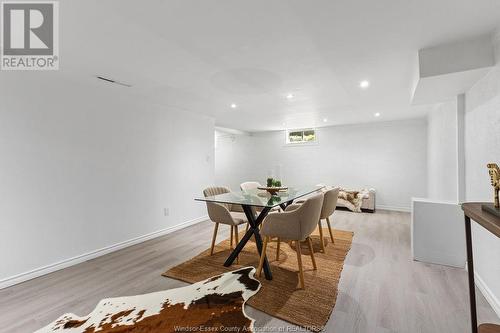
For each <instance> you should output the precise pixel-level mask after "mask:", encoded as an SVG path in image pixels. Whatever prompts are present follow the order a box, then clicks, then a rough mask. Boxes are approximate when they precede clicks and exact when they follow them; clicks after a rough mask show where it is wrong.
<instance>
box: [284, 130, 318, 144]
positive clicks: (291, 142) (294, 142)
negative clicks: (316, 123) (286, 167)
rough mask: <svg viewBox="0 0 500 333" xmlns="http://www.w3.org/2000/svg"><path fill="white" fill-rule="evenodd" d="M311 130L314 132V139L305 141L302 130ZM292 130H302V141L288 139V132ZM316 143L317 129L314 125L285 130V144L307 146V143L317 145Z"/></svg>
mask: <svg viewBox="0 0 500 333" xmlns="http://www.w3.org/2000/svg"><path fill="white" fill-rule="evenodd" d="M307 131H313V132H314V140H312V141H305V140H304V132H307ZM293 132H302V141H290V133H293ZM317 144H318V130H317V129H316V128H314V127H306V128H294V129H287V130H285V146H304V145H306V146H308V145H317Z"/></svg>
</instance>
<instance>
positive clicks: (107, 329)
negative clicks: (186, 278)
mask: <svg viewBox="0 0 500 333" xmlns="http://www.w3.org/2000/svg"><path fill="white" fill-rule="evenodd" d="M254 273H255V268H253V267H245V268H241V269H238V270H236V271H233V272H228V273H224V274H221V275H217V276H214V277H212V278H209V279H207V280H205V281H201V282H198V283H194V284H192V285H190V286H187V287H182V288H177V289H171V290H166V291H159V292H155V293H151V294H145V295H137V296H128V297H118V298H108V299H103V300H102V301H100V302H99V304H98V305H97V307H96V308H95V309H94V311H92V312H91V313H90V314H89V315H88V316H85V317H78V316H77V315H74V314H71V313H68V314H65V315H63V316H61V317H60V318H59V319H57V320H56V321H54V322H53V323H51V324H49V325H47V326H46V327H44V328H42V329H40V330H38V331H36V332H35V333H49V332H63V333H97V332H100V333H111V332H113V333H125V332H126V333H132V332H133V333H139V332H140V333H143V332H153V333H154V332H158V333H160V332H161V333H168V332H201V331H204V332H228V331H231V332H253V323H254V320H253V319H252V318H249V317H248V316H246V314H245V311H244V304H245V302H246V301H247V300H248V299H249V298H250V297H252V296H253V295H255V294H256V293H257V292H258V291H259V289H260V282H259V281H258V280H256V279H254V278H253V275H254Z"/></svg>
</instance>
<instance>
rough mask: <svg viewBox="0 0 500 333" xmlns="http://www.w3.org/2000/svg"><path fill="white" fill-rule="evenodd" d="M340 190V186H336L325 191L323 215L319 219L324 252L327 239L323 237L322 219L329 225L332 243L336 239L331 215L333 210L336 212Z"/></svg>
mask: <svg viewBox="0 0 500 333" xmlns="http://www.w3.org/2000/svg"><path fill="white" fill-rule="evenodd" d="M339 191H340V188H338V187H335V188H332V189H329V190H326V191H325V192H324V199H323V207H321V215H320V217H319V221H318V227H319V237H320V241H321V250H322V251H323V253H324V252H325V239H324V238H323V227H322V226H321V220H326V223H327V225H328V231H329V233H330V239H331V241H332V244H333V243H334V240H333V232H332V226H331V224H330V216H332V214H333V212H335V208H336V207H337V200H338V198H339Z"/></svg>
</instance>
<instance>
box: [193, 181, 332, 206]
mask: <svg viewBox="0 0 500 333" xmlns="http://www.w3.org/2000/svg"><path fill="white" fill-rule="evenodd" d="M323 187H324V186H303V187H290V188H288V190H284V191H280V192H278V193H277V194H276V195H273V196H271V195H270V194H269V193H268V192H266V191H263V190H257V189H254V190H247V191H239V192H229V193H224V194H219V195H213V196H210V197H197V198H195V199H194V200H197V201H207V202H218V203H227V204H237V205H247V206H256V207H269V208H273V207H276V206H279V205H281V204H283V203H286V202H288V201H292V200H295V199H298V198H300V197H303V196H305V195H308V194H311V193H314V192H316V191H318V190H320V189H322V188H323Z"/></svg>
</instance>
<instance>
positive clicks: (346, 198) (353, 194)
mask: <svg viewBox="0 0 500 333" xmlns="http://www.w3.org/2000/svg"><path fill="white" fill-rule="evenodd" d="M368 196H369V191H368V190H367V189H363V190H361V191H351V190H346V189H343V188H341V189H340V191H339V199H338V201H339V203H340V204H342V205H343V206H345V207H346V208H347V209H349V210H351V211H353V212H356V213H361V206H362V205H363V199H364V198H368Z"/></svg>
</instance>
